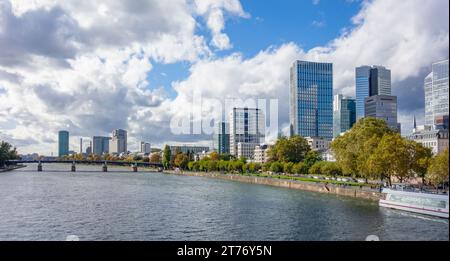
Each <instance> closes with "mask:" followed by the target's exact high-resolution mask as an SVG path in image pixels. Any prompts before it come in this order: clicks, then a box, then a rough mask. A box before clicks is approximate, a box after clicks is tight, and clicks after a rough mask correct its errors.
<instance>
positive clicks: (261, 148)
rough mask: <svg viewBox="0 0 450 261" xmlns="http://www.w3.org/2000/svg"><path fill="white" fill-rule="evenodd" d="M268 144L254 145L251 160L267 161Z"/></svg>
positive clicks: (257, 161)
mask: <svg viewBox="0 0 450 261" xmlns="http://www.w3.org/2000/svg"><path fill="white" fill-rule="evenodd" d="M268 151H269V146H267V145H258V146H256V147H255V152H254V159H253V162H255V163H260V164H264V163H266V162H268V161H269V156H268Z"/></svg>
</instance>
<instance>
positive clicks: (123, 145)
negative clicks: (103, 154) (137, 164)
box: [109, 129, 128, 154]
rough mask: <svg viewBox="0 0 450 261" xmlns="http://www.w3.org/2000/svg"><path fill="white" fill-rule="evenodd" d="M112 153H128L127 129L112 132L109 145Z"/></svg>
mask: <svg viewBox="0 0 450 261" xmlns="http://www.w3.org/2000/svg"><path fill="white" fill-rule="evenodd" d="M109 149H110V152H111V153H117V154H120V153H127V152H128V150H127V131H126V130H121V129H118V130H114V131H113V132H112V138H111V142H110V146H109Z"/></svg>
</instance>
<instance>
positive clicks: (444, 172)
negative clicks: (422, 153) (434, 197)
mask: <svg viewBox="0 0 450 261" xmlns="http://www.w3.org/2000/svg"><path fill="white" fill-rule="evenodd" d="M425 178H426V179H427V180H428V181H429V182H431V184H433V185H435V186H436V187H437V186H438V185H439V184H442V183H444V182H448V148H447V149H446V150H445V151H443V152H441V153H439V154H438V155H436V156H435V157H434V158H433V159H432V160H431V164H430V167H429V168H428V172H427V174H426V176H425Z"/></svg>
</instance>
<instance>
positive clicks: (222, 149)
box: [214, 122, 230, 154]
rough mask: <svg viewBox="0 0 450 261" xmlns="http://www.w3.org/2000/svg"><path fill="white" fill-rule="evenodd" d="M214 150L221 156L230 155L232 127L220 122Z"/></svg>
mask: <svg viewBox="0 0 450 261" xmlns="http://www.w3.org/2000/svg"><path fill="white" fill-rule="evenodd" d="M214 149H215V150H216V151H217V153H219V154H229V153H230V125H229V124H228V123H227V122H219V123H218V124H217V126H216V130H215V133H214Z"/></svg>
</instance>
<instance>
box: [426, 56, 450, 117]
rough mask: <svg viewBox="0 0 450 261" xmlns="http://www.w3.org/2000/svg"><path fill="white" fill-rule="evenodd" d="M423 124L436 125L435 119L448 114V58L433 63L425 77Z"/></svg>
mask: <svg viewBox="0 0 450 261" xmlns="http://www.w3.org/2000/svg"><path fill="white" fill-rule="evenodd" d="M424 90H425V125H427V126H434V125H436V122H435V121H436V119H438V118H439V117H442V116H446V115H449V111H448V91H449V89H448V60H445V61H442V62H438V63H435V64H433V66H432V72H431V73H430V74H429V75H428V76H427V77H426V78H425V82H424Z"/></svg>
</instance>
